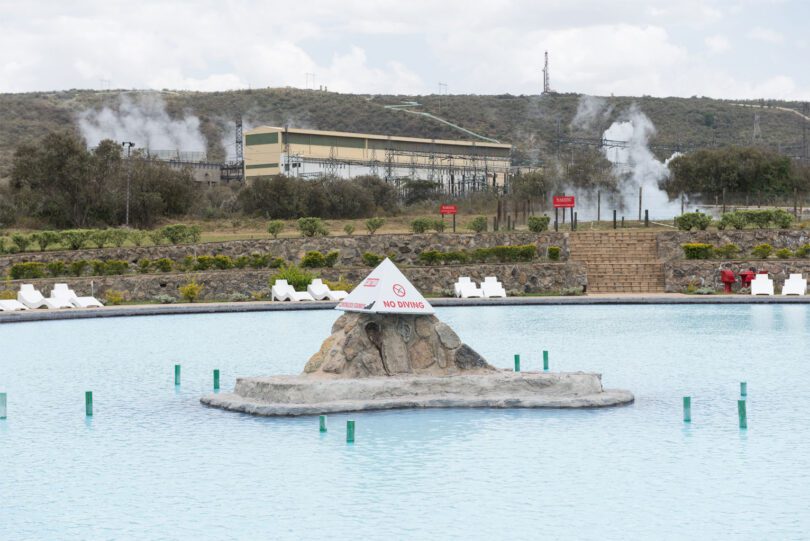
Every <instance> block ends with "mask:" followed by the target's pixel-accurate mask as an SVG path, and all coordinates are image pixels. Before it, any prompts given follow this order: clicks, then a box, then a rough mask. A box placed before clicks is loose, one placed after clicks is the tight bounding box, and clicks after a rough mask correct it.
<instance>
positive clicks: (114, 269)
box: [104, 259, 129, 276]
mask: <svg viewBox="0 0 810 541" xmlns="http://www.w3.org/2000/svg"><path fill="white" fill-rule="evenodd" d="M127 270H129V263H128V262H127V261H123V260H121V259H109V260H107V262H106V263H105V264H104V274H108V275H110V276H114V275H117V274H126V272H127Z"/></svg>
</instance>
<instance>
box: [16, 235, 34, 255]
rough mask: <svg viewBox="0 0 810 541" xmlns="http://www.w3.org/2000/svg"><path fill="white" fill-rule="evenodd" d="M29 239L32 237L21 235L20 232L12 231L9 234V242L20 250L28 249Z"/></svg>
mask: <svg viewBox="0 0 810 541" xmlns="http://www.w3.org/2000/svg"><path fill="white" fill-rule="evenodd" d="M31 241H32V239H31V237H29V236H28V235H22V234H20V233H14V234H13V235H11V242H13V243H14V246H16V247H17V249H18V250H19V251H21V252H24V251H26V250H27V249H28V247H29V246H30V245H31Z"/></svg>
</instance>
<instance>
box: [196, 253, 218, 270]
mask: <svg viewBox="0 0 810 541" xmlns="http://www.w3.org/2000/svg"><path fill="white" fill-rule="evenodd" d="M213 266H214V258H213V257H211V256H210V255H201V256H199V257H198V258H197V260H196V261H195V262H194V267H193V269H194V270H195V271H206V270H208V269H210V268H212V267H213Z"/></svg>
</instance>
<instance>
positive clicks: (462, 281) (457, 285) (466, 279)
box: [453, 276, 472, 297]
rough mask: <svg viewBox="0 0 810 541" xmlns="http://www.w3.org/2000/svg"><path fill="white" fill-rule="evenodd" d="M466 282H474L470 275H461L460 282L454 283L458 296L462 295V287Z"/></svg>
mask: <svg viewBox="0 0 810 541" xmlns="http://www.w3.org/2000/svg"><path fill="white" fill-rule="evenodd" d="M465 284H472V280H470V277H469V276H459V277H458V282H456V283H455V284H453V293H454V294H455V296H456V297H460V296H461V287H462V286H463V285H465Z"/></svg>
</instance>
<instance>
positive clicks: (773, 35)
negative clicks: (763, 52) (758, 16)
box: [747, 26, 785, 45]
mask: <svg viewBox="0 0 810 541" xmlns="http://www.w3.org/2000/svg"><path fill="white" fill-rule="evenodd" d="M747 35H748V37H749V38H751V39H753V40H756V41H762V42H764V43H773V44H774V45H781V44H782V43H784V42H785V36H783V35H782V34H781V33H779V32H777V31H775V30H771V29H770V28H762V27H759V26H758V27H756V28H754V29H752V30H751V31H750V32H748V34H747Z"/></svg>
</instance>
